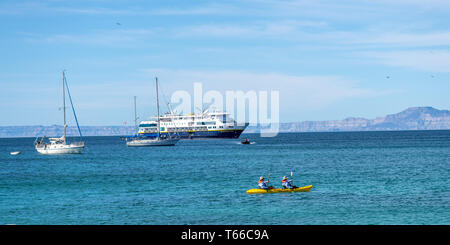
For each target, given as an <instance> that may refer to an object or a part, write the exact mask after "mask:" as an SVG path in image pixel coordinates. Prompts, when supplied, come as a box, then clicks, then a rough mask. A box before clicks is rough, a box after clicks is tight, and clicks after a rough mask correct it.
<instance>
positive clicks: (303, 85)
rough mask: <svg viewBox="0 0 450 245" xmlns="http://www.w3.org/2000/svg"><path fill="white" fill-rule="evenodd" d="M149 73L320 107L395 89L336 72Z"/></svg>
mask: <svg viewBox="0 0 450 245" xmlns="http://www.w3.org/2000/svg"><path fill="white" fill-rule="evenodd" d="M145 72H146V73H147V74H148V75H149V76H153V77H154V76H158V77H159V78H160V79H159V80H160V81H161V84H162V85H161V87H163V88H165V89H166V92H167V90H168V88H170V90H171V91H170V92H174V91H175V90H186V91H190V92H191V91H193V83H194V82H200V83H202V84H203V90H204V92H205V91H208V90H217V91H220V92H222V93H223V94H225V93H224V92H225V91H227V90H231V91H237V90H242V91H244V92H248V91H251V90H253V91H261V90H263V91H271V90H278V91H279V92H280V98H281V103H283V104H282V105H281V106H286V107H292V106H297V107H309V108H310V109H311V108H323V107H326V106H328V105H331V104H332V103H334V102H337V101H340V100H343V99H351V98H371V97H378V96H384V95H387V94H391V93H395V92H396V91H391V90H375V89H371V88H364V87H360V86H358V83H357V82H355V81H352V80H348V79H345V78H342V77H339V76H295V75H288V74H280V73H254V72H247V71H231V70H225V71H224V70H222V71H208V70H171V69H148V70H145Z"/></svg>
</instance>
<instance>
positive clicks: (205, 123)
mask: <svg viewBox="0 0 450 245" xmlns="http://www.w3.org/2000/svg"><path fill="white" fill-rule="evenodd" d="M197 125H216V122H198V123H197Z"/></svg>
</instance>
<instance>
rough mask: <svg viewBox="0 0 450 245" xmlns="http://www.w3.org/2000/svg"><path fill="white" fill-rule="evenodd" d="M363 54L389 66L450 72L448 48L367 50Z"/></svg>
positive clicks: (449, 52)
mask: <svg viewBox="0 0 450 245" xmlns="http://www.w3.org/2000/svg"><path fill="white" fill-rule="evenodd" d="M363 55H364V56H367V57H370V58H372V59H375V62H378V63H381V64H385V65H388V66H395V67H406V68H412V69H415V70H419V71H430V72H450V51H447V50H431V51H423V50H413V51H410V50H409V51H393V52H365V53H363Z"/></svg>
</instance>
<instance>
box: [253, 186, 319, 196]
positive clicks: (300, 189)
mask: <svg viewBox="0 0 450 245" xmlns="http://www.w3.org/2000/svg"><path fill="white" fill-rule="evenodd" d="M312 188H313V186H312V185H308V186H303V187H297V188H294V189H279V188H273V189H268V190H265V189H250V190H247V194H268V193H285V192H308V191H310V190H311V189H312Z"/></svg>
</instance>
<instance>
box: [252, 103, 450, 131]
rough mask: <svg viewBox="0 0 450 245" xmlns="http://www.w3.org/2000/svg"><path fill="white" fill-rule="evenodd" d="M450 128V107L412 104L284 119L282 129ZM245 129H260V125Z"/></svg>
mask: <svg viewBox="0 0 450 245" xmlns="http://www.w3.org/2000/svg"><path fill="white" fill-rule="evenodd" d="M442 129H450V111H448V110H438V109H435V108H433V107H411V108H408V109H406V110H404V111H402V112H400V113H397V114H392V115H387V116H385V117H378V118H375V119H366V118H356V117H349V118H346V119H344V120H334V121H304V122H292V123H281V124H280V132H336V131H390V130H442ZM246 132H248V133H251V132H259V126H256V127H248V128H247V130H246Z"/></svg>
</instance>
